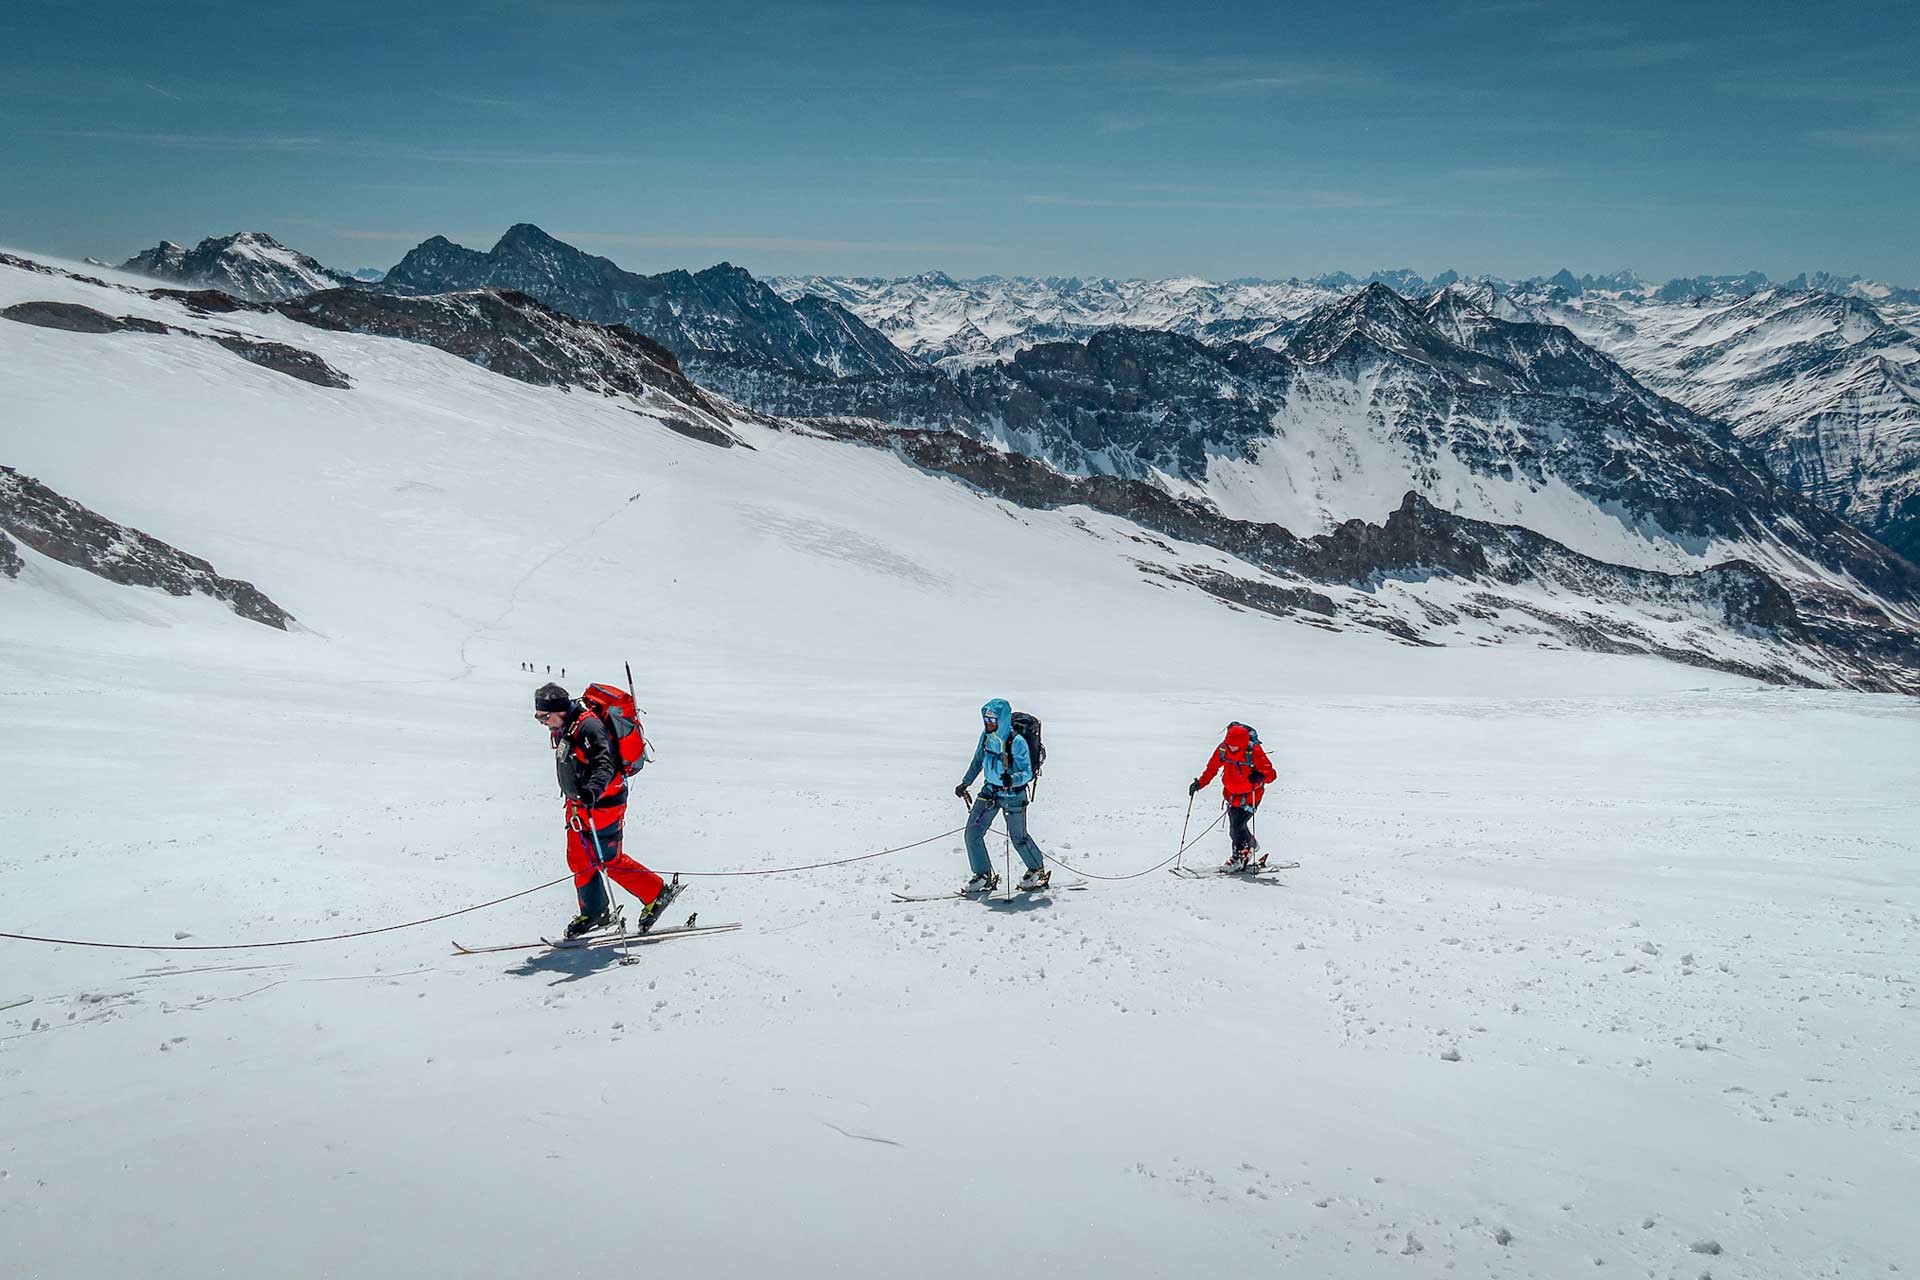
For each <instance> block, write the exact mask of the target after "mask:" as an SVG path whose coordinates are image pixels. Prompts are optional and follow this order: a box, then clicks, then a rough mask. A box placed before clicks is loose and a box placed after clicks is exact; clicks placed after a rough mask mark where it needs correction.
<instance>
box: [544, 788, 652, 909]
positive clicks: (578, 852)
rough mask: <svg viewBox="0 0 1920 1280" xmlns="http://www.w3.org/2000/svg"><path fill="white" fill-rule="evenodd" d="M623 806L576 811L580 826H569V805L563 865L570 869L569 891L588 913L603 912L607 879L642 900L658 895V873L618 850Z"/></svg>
mask: <svg viewBox="0 0 1920 1280" xmlns="http://www.w3.org/2000/svg"><path fill="white" fill-rule="evenodd" d="M626 814H627V807H626V806H625V805H621V806H619V807H618V808H614V809H595V810H591V811H582V812H581V813H580V821H581V828H582V829H581V830H578V831H576V830H574V828H573V821H572V818H573V814H572V811H571V808H570V809H569V813H568V822H567V867H568V869H569V870H571V871H572V872H573V891H574V893H575V894H576V895H577V896H578V897H579V899H580V910H581V911H582V912H584V913H585V914H587V915H590V916H600V915H604V914H606V912H607V910H608V909H609V908H610V907H611V905H612V904H611V903H610V902H608V900H607V882H606V880H605V879H603V878H602V877H601V875H600V873H601V872H602V871H604V872H606V873H607V876H609V877H611V878H612V880H613V882H614V883H615V884H617V885H619V886H620V887H621V888H622V889H625V890H626V891H627V892H628V893H630V894H632V895H633V896H634V897H636V898H638V899H640V901H642V902H652V901H653V900H654V899H655V898H657V897H659V896H660V890H661V888H662V887H663V882H662V881H661V879H660V877H659V876H657V875H655V874H654V873H653V872H651V871H649V870H647V869H646V868H645V867H643V866H641V865H640V864H639V863H637V862H635V861H634V860H633V859H632V858H629V857H628V856H627V855H626V854H625V853H624V852H622V851H621V848H620V842H621V837H622V836H623V834H624V831H623V828H624V827H625V825H626V822H625V819H626Z"/></svg>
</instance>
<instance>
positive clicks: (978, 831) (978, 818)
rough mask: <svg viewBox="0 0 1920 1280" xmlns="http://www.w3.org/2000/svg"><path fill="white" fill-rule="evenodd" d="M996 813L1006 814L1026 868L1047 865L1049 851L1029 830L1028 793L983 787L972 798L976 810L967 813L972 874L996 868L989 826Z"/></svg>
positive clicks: (1014, 843)
mask: <svg viewBox="0 0 1920 1280" xmlns="http://www.w3.org/2000/svg"><path fill="white" fill-rule="evenodd" d="M996 813H1001V814H1005V815H1006V818H1007V834H1008V835H1010V836H1012V837H1013V847H1014V849H1015V850H1016V851H1018V853H1019V854H1020V861H1022V862H1024V863H1026V864H1027V870H1029V871H1038V870H1039V869H1040V868H1041V867H1044V866H1045V865H1047V859H1046V855H1045V854H1043V853H1041V852H1040V846H1039V845H1037V844H1035V843H1034V842H1033V837H1032V836H1030V835H1028V834H1027V793H1026V792H1025V791H982V792H981V793H980V798H979V799H978V800H975V801H974V802H973V812H971V813H969V814H968V815H967V864H968V865H969V866H971V867H972V868H973V874H975V875H982V874H984V873H986V872H988V871H991V870H993V863H992V861H991V860H990V859H988V857H987V828H988V827H991V826H992V825H993V815H994V814H996Z"/></svg>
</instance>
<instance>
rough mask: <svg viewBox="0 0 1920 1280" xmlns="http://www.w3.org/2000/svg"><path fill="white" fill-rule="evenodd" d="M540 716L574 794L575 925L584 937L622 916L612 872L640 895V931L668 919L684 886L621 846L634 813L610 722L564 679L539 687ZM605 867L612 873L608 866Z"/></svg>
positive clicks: (569, 794)
mask: <svg viewBox="0 0 1920 1280" xmlns="http://www.w3.org/2000/svg"><path fill="white" fill-rule="evenodd" d="M533 718H534V719H535V720H538V721H539V722H540V723H541V724H543V725H545V726H546V728H547V733H548V735H549V736H550V737H551V738H552V741H553V761H554V771H555V773H556V774H557V775H558V777H559V781H560V793H561V794H562V795H563V796H565V797H566V801H567V866H568V868H569V869H570V870H571V871H572V872H573V887H574V892H575V894H576V895H578V897H579V899H580V914H579V915H577V916H575V917H574V918H573V920H572V921H571V922H570V923H569V924H568V925H567V936H568V937H569V938H577V937H579V936H580V935H581V934H584V933H591V932H593V931H594V930H596V929H607V928H611V927H613V926H614V925H615V924H617V923H618V922H619V916H618V914H617V913H616V912H615V910H614V907H613V901H612V898H611V895H609V894H608V892H607V881H606V877H611V878H612V879H613V881H614V883H616V884H618V885H619V886H620V887H621V888H622V889H625V890H626V891H627V892H628V893H631V894H632V895H633V896H634V897H636V898H638V899H640V902H641V904H642V905H641V908H640V919H639V922H638V923H639V929H640V932H642V933H645V932H646V931H647V930H649V929H651V928H652V927H653V926H654V924H655V923H656V922H657V921H658V920H659V919H660V913H661V912H663V911H665V910H666V909H667V905H668V904H669V903H671V902H672V901H673V898H674V895H675V894H676V893H678V892H679V889H680V886H679V885H678V884H677V883H675V884H666V883H664V882H662V880H661V879H660V877H659V876H657V875H655V874H654V873H653V872H651V871H649V870H647V869H646V868H645V867H643V866H641V865H640V864H639V863H638V862H635V861H634V860H633V859H632V858H630V857H628V856H627V855H626V853H625V852H624V851H623V850H622V849H621V847H620V846H621V842H622V837H623V835H624V834H625V827H626V817H627V776H626V774H625V772H623V771H622V769H621V767H620V757H619V755H618V754H616V753H615V752H614V750H613V747H612V744H611V741H610V740H609V739H608V737H607V726H606V724H605V723H604V722H603V721H602V720H601V719H600V717H599V716H597V715H595V714H594V713H593V712H592V711H591V710H590V709H589V708H588V707H587V706H586V704H585V703H582V702H579V701H576V700H575V699H573V698H570V697H568V696H567V691H566V690H565V689H562V688H561V687H560V686H559V685H557V684H543V685H541V686H540V687H539V688H538V689H536V690H535V691H534V695H533ZM602 872H604V873H605V876H604V877H603V875H602V874H601V873H602Z"/></svg>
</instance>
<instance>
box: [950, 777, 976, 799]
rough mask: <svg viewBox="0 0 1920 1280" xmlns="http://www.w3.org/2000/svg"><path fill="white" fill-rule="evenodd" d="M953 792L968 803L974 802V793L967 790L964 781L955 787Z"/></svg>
mask: <svg viewBox="0 0 1920 1280" xmlns="http://www.w3.org/2000/svg"><path fill="white" fill-rule="evenodd" d="M953 794H955V795H956V796H959V797H960V799H961V801H962V802H964V803H966V804H972V803H973V794H972V793H971V792H969V791H968V790H967V784H966V783H964V782H963V783H961V784H960V785H959V786H957V787H955V788H954V789H953Z"/></svg>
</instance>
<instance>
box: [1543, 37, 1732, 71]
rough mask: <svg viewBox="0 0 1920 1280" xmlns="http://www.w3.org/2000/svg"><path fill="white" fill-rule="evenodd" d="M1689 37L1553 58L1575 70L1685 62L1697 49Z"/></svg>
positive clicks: (1626, 68) (1553, 61)
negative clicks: (1687, 38)
mask: <svg viewBox="0 0 1920 1280" xmlns="http://www.w3.org/2000/svg"><path fill="white" fill-rule="evenodd" d="M1698 49H1699V46H1697V45H1695V44H1694V43H1693V42H1691V41H1688V40H1641V41H1636V42H1634V43H1631V44H1617V45H1609V46H1604V47H1597V48H1591V49H1578V50H1574V51H1572V52H1570V53H1563V54H1559V55H1557V56H1555V57H1553V58H1551V59H1549V60H1548V61H1549V63H1550V64H1551V65H1552V66H1556V67H1564V68H1567V69H1569V70H1576V71H1638V70H1640V69H1641V68H1644V67H1658V66H1665V65H1667V64H1669V63H1674V62H1684V61H1686V60H1687V59H1689V58H1691V57H1693V56H1694V54H1695V53H1696V52H1698Z"/></svg>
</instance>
